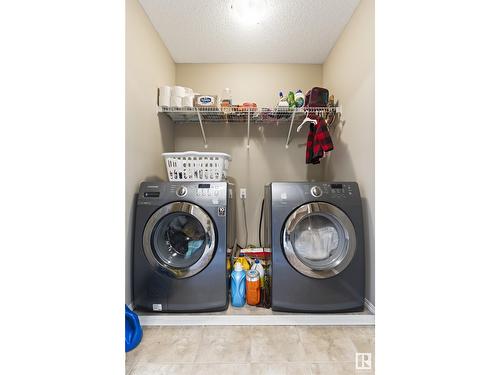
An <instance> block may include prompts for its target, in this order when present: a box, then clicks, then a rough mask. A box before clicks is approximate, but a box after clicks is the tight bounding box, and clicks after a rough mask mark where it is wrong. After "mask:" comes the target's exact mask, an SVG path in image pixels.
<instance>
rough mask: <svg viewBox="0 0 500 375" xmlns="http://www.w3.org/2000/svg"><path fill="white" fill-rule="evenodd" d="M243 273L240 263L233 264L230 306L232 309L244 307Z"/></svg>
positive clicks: (244, 286)
mask: <svg viewBox="0 0 500 375" xmlns="http://www.w3.org/2000/svg"><path fill="white" fill-rule="evenodd" d="M245 276H246V275H245V271H244V270H243V267H242V266H241V263H235V264H234V270H233V272H231V304H232V305H233V306H234V307H242V306H244V305H245V299H246V298H245V297H246V295H245V292H246V285H245V282H246V280H245Z"/></svg>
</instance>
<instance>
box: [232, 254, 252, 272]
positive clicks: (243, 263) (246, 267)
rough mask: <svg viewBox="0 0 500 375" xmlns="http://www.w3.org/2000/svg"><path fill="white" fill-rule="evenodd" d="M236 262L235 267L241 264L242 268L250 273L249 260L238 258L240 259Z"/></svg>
mask: <svg viewBox="0 0 500 375" xmlns="http://www.w3.org/2000/svg"><path fill="white" fill-rule="evenodd" d="M234 262H235V265H236V263H240V264H241V267H242V268H243V269H244V270H245V271H248V270H249V269H250V263H248V260H247V258H245V257H238V258H236V260H235V261H234Z"/></svg>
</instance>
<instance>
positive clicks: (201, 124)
mask: <svg viewBox="0 0 500 375" xmlns="http://www.w3.org/2000/svg"><path fill="white" fill-rule="evenodd" d="M196 113H197V114H198V121H199V122H200V129H201V136H202V137H203V142H204V144H205V148H208V144H207V137H206V136H205V129H204V128H203V121H201V114H200V110H199V109H196Z"/></svg>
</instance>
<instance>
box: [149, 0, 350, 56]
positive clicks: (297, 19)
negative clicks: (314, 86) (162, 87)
mask: <svg viewBox="0 0 500 375" xmlns="http://www.w3.org/2000/svg"><path fill="white" fill-rule="evenodd" d="M140 3H141V4H142V6H143V8H144V10H145V11H146V13H147V15H148V16H149V18H150V19H151V22H152V23H153V25H154V27H155V28H156V30H157V31H158V33H159V34H160V36H161V38H162V39H163V42H164V43H165V45H166V46H167V48H168V50H169V51H170V54H171V55H172V58H173V59H174V60H175V62H177V63H309V64H321V63H323V62H324V61H325V59H326V57H327V56H328V53H329V52H330V50H331V48H332V47H333V45H334V44H335V42H336V40H337V38H338V37H339V36H340V34H341V33H342V30H343V29H344V27H345V25H346V24H347V22H348V21H349V19H350V18H351V15H352V13H353V12H354V10H355V9H356V7H357V5H358V3H359V0H140ZM249 4H257V6H258V8H257V10H256V11H254V10H252V9H255V8H252V9H250V10H249V8H248V6H249ZM259 4H260V5H259ZM259 6H260V7H259ZM257 22H258V23H257Z"/></svg>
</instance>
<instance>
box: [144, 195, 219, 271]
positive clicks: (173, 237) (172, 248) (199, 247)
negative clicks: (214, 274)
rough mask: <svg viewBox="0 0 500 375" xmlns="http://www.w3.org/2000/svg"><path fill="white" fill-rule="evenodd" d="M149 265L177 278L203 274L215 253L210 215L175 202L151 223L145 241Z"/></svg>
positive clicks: (148, 224)
mask: <svg viewBox="0 0 500 375" xmlns="http://www.w3.org/2000/svg"><path fill="white" fill-rule="evenodd" d="M142 243H143V247H144V252H145V255H146V258H147V259H148V261H149V263H150V264H151V265H152V266H153V267H154V268H156V269H160V270H162V271H166V272H167V273H169V274H170V275H171V276H173V277H176V278H186V277H190V276H193V275H196V274H197V273H199V272H201V271H202V270H203V269H204V268H205V267H206V266H207V265H208V263H210V261H211V260H212V257H213V254H214V251H215V229H214V224H213V222H212V219H211V218H210V216H208V214H207V213H206V212H205V211H204V210H203V209H201V208H200V207H198V206H197V205H195V204H192V203H188V202H174V203H170V204H167V205H165V206H163V207H161V208H160V209H158V210H157V211H156V212H155V213H154V214H153V215H152V216H151V217H150V218H149V220H148V222H147V223H146V226H145V228H144V235H143V239H142Z"/></svg>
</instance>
